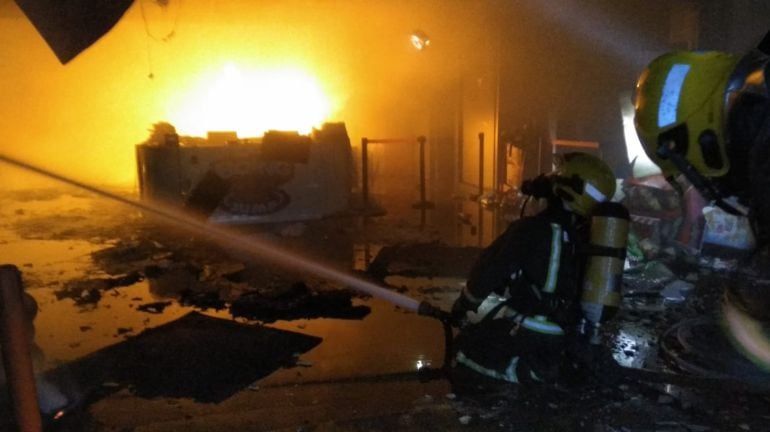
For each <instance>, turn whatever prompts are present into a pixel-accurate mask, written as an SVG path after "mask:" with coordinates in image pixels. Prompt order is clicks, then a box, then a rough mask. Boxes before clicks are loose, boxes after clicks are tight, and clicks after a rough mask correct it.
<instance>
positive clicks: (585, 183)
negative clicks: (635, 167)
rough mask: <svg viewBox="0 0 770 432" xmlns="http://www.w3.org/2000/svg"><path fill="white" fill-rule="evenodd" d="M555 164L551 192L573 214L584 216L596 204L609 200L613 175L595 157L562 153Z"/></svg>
mask: <svg viewBox="0 0 770 432" xmlns="http://www.w3.org/2000/svg"><path fill="white" fill-rule="evenodd" d="M555 163H556V173H555V175H554V176H553V177H552V178H553V192H554V193H555V194H556V196H558V197H559V198H561V199H562V201H563V202H564V203H565V205H566V206H567V207H568V208H569V209H570V210H572V211H574V212H575V213H577V214H579V215H581V216H588V215H589V214H590V213H591V210H592V209H593V208H594V206H595V205H596V204H597V203H600V202H604V201H609V200H610V199H612V196H613V195H614V194H615V175H614V174H613V173H612V170H611V169H610V167H609V166H608V165H607V164H606V163H604V161H602V160H601V159H599V158H598V157H596V156H592V155H590V154H587V153H579V152H574V153H564V154H562V155H560V157H557V158H556V159H555Z"/></svg>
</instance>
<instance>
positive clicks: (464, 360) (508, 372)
mask: <svg viewBox="0 0 770 432" xmlns="http://www.w3.org/2000/svg"><path fill="white" fill-rule="evenodd" d="M456 358H457V363H460V364H462V365H464V366H466V367H468V368H470V369H472V370H474V371H476V372H478V373H480V374H482V375H486V376H488V377H492V378H495V379H499V380H503V381H508V382H512V383H518V382H519V378H518V376H516V366H517V365H518V364H519V358H518V357H514V358H512V359H511V363H510V364H509V365H508V367H507V368H505V372H502V373H501V372H498V371H496V370H494V369H489V368H487V367H484V366H482V365H480V364H478V363H476V362H475V361H473V360H471V359H469V358H468V357H466V356H465V354H463V352H462V351H458V352H457V357H456Z"/></svg>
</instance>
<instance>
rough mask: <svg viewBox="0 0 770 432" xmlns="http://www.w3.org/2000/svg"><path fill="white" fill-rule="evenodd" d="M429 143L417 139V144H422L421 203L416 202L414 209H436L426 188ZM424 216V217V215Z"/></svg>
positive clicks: (422, 139) (419, 138) (425, 139)
mask: <svg viewBox="0 0 770 432" xmlns="http://www.w3.org/2000/svg"><path fill="white" fill-rule="evenodd" d="M426 141H427V138H425V137H424V136H419V137H417V142H418V143H419V144H420V167H419V168H420V201H419V202H416V203H414V204H413V205H412V208H415V209H421V210H425V209H432V208H434V205H433V203H432V202H430V201H428V200H427V197H426V196H425V195H426V192H425V188H426V181H425V142H426ZM423 216H424V215H423Z"/></svg>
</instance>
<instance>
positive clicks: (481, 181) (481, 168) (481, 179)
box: [479, 132, 484, 199]
mask: <svg viewBox="0 0 770 432" xmlns="http://www.w3.org/2000/svg"><path fill="white" fill-rule="evenodd" d="M482 195H484V132H479V199H481V196H482Z"/></svg>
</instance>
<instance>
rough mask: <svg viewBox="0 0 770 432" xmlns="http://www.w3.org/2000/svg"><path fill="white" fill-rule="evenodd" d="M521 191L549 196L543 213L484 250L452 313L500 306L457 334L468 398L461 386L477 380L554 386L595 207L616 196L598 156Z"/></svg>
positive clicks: (569, 158) (572, 158)
mask: <svg viewBox="0 0 770 432" xmlns="http://www.w3.org/2000/svg"><path fill="white" fill-rule="evenodd" d="M524 186H526V187H524ZM523 189H528V190H530V191H531V192H532V193H533V195H534V196H536V197H537V196H540V197H546V198H547V199H548V206H547V207H546V209H545V210H543V211H542V212H540V213H538V214H537V215H535V216H531V217H526V218H522V219H518V220H516V221H514V222H512V223H511V224H510V225H509V226H508V228H507V229H506V231H505V232H504V233H503V234H502V235H500V236H499V237H498V238H497V239H496V240H495V241H494V242H493V243H492V244H491V245H490V246H488V247H487V248H486V249H484V251H483V252H482V253H481V255H480V257H479V259H478V261H477V262H476V263H475V264H474V266H473V268H472V269H471V272H470V276H469V278H468V281H467V284H466V287H465V288H464V289H463V292H462V293H461V295H460V297H459V298H458V299H457V300H456V301H455V303H454V305H453V307H452V314H453V316H454V318H455V319H456V320H463V319H464V318H465V317H466V316H467V312H468V311H477V310H478V308H479V305H480V304H481V303H482V302H483V301H484V300H485V299H486V298H487V297H488V296H489V295H490V294H492V293H494V294H497V295H498V296H499V297H500V298H503V299H505V300H504V301H502V302H501V303H499V304H498V305H497V306H495V307H493V308H492V309H491V310H489V312H488V313H486V315H484V317H483V318H482V319H481V321H480V322H478V323H475V324H469V325H466V326H465V327H464V328H463V330H462V331H461V332H460V334H459V335H458V338H457V341H456V344H455V345H456V357H455V360H456V362H455V363H456V367H455V368H454V369H453V373H454V374H455V377H456V378H457V377H459V378H457V379H455V381H454V384H455V386H456V390H458V391H460V392H463V391H466V390H468V391H470V390H471V389H470V388H468V387H465V383H467V382H468V381H471V382H473V379H475V378H478V379H479V381H477V382H484V381H488V380H489V379H496V380H503V381H507V382H512V383H527V382H536V381H539V382H547V383H550V382H554V381H555V380H556V379H557V377H558V375H559V370H560V369H561V366H562V364H563V363H564V359H565V347H566V344H567V341H568V340H569V338H570V337H571V336H572V334H573V332H574V331H575V329H576V328H577V326H578V324H579V322H580V320H581V307H580V294H581V293H580V290H581V284H582V274H581V273H582V272H583V269H584V263H585V260H584V259H582V258H581V254H580V251H579V249H580V247H581V245H584V244H585V243H586V241H587V235H588V224H587V222H588V219H587V217H588V215H589V214H590V212H591V210H592V208H593V207H594V206H595V205H596V204H597V203H599V202H603V201H608V200H609V199H611V198H612V195H613V194H614V192H615V176H614V175H613V173H612V171H611V170H610V168H609V167H608V166H607V165H606V164H605V163H604V162H603V161H601V160H600V159H599V158H597V157H595V156H591V155H588V154H585V153H567V154H565V155H563V158H562V160H561V161H560V163H557V171H556V172H555V173H553V174H551V175H548V176H540V177H538V178H536V179H534V180H533V181H532V182H529V183H528V184H526V185H523ZM466 378H467V379H466ZM461 381H465V383H463V382H461ZM458 382H459V384H460V388H457V386H458ZM472 385H473V384H472Z"/></svg>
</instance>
